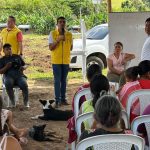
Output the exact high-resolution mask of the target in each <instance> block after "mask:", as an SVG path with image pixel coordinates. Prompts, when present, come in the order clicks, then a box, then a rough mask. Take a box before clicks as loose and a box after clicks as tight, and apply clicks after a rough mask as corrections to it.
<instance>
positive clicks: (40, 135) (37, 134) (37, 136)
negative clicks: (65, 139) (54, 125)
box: [29, 124, 53, 141]
mask: <svg viewBox="0 0 150 150" xmlns="http://www.w3.org/2000/svg"><path fill="white" fill-rule="evenodd" d="M45 127H46V124H44V125H38V126H35V125H34V126H33V127H32V128H31V129H30V130H29V136H30V137H32V138H33V139H34V140H36V141H53V140H52V139H50V138H48V137H46V134H45V133H44V129H45Z"/></svg>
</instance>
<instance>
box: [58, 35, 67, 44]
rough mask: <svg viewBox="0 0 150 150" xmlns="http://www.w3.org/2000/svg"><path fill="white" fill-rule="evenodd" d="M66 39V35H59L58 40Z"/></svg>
mask: <svg viewBox="0 0 150 150" xmlns="http://www.w3.org/2000/svg"><path fill="white" fill-rule="evenodd" d="M64 40H65V36H64V35H59V36H58V38H57V40H56V41H57V42H60V41H64Z"/></svg>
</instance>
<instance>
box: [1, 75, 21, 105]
mask: <svg viewBox="0 0 150 150" xmlns="http://www.w3.org/2000/svg"><path fill="white" fill-rule="evenodd" d="M1 81H2V99H3V102H4V103H5V104H6V105H7V107H9V106H10V99H9V96H8V95H7V92H6V87H5V84H4V82H3V79H2V76H1ZM13 89H14V98H15V102H16V104H17V103H19V89H20V88H19V87H18V86H14V88H13ZM6 101H7V103H6Z"/></svg>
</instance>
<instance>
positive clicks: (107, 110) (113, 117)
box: [80, 95, 124, 141]
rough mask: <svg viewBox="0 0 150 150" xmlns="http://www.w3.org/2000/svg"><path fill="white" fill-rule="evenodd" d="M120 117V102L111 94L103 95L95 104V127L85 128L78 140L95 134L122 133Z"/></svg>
mask: <svg viewBox="0 0 150 150" xmlns="http://www.w3.org/2000/svg"><path fill="white" fill-rule="evenodd" d="M120 118H121V105H120V102H119V101H118V100H117V99H116V98H115V97H113V96H110V95H104V96H102V97H101V98H99V99H98V101H97V102H96V104H95V113H94V119H95V121H96V123H97V128H96V129H95V130H94V131H91V132H90V131H88V130H85V131H84V132H83V133H82V134H81V137H80V141H81V140H83V139H85V138H88V137H91V136H96V135H104V134H123V133H124V130H123V129H121V128H120V127H119V121H120Z"/></svg>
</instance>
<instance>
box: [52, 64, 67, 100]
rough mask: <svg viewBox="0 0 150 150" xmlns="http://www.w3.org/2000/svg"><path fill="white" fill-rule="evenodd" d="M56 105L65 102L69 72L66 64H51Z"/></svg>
mask: <svg viewBox="0 0 150 150" xmlns="http://www.w3.org/2000/svg"><path fill="white" fill-rule="evenodd" d="M52 67H53V75H54V90H55V100H56V103H58V102H63V101H65V100H66V80H67V75H68V71H69V65H68V64H67V65H66V64H52Z"/></svg>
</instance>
